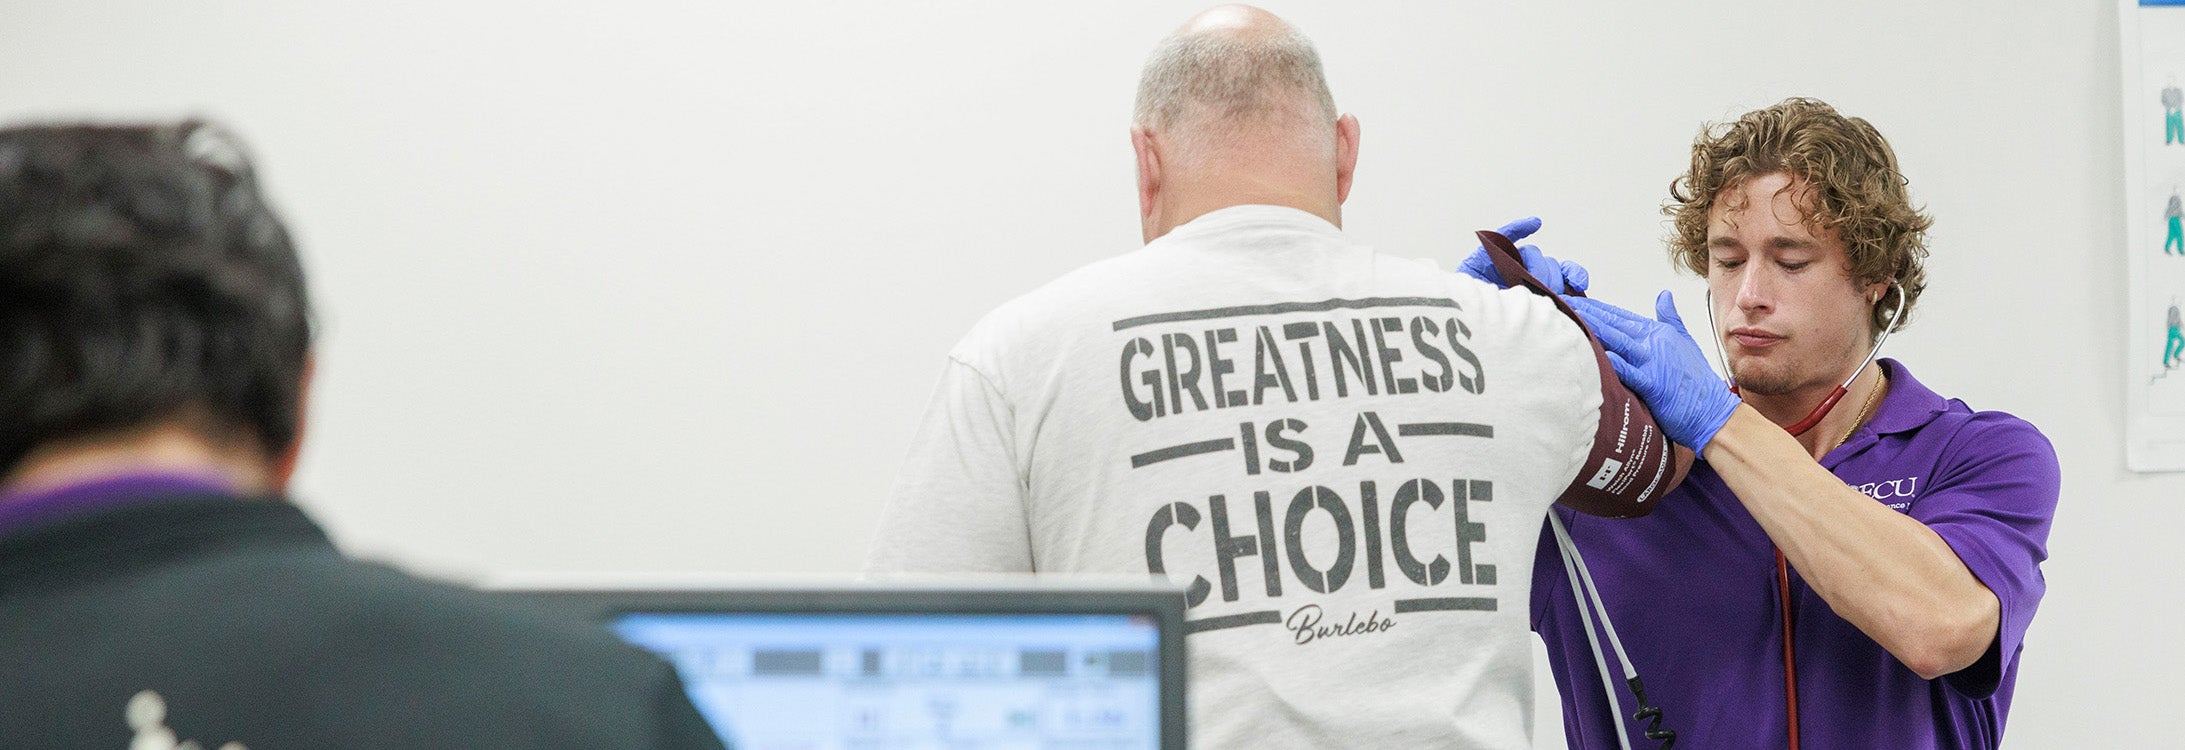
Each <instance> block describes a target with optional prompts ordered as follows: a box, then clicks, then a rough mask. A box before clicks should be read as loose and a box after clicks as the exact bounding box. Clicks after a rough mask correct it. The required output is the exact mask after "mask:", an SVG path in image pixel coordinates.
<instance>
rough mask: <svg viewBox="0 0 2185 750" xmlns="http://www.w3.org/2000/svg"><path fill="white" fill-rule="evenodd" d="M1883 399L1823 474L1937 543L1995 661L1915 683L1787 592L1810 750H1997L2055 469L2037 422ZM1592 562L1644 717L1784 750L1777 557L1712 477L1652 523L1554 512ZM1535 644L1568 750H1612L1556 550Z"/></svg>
mask: <svg viewBox="0 0 2185 750" xmlns="http://www.w3.org/2000/svg"><path fill="white" fill-rule="evenodd" d="M1881 366H1882V367H1883V368H1884V369H1885V370H1886V371H1887V372H1888V374H1889V393H1888V395H1887V396H1885V397H1883V399H1882V402H1881V404H1880V406H1879V407H1877V408H1876V410H1875V414H1874V417H1873V419H1872V420H1871V421H1870V422H1869V423H1868V424H1867V426H1865V427H1862V428H1860V429H1859V430H1858V432H1857V433H1856V434H1854V435H1852V436H1851V439H1850V440H1848V441H1846V442H1845V443H1844V444H1843V445H1841V446H1838V447H1837V448H1836V449H1835V450H1833V451H1830V452H1829V454H1828V455H1827V456H1826V457H1824V458H1823V459H1822V461H1821V465H1822V466H1823V467H1826V468H1827V469H1828V470H1829V471H1831V472H1834V473H1835V474H1836V476H1837V477H1839V478H1842V479H1843V480H1844V482H1845V483H1846V484H1849V485H1851V486H1852V487H1855V488H1857V489H1859V491H1860V492H1862V493H1864V494H1866V495H1867V496H1869V497H1872V498H1874V499H1875V501H1876V502H1880V503H1883V504H1886V505H1888V506H1889V507H1890V508H1891V509H1894V510H1897V511H1898V512H1901V513H1904V514H1906V515H1909V516H1911V517H1912V518H1914V519H1917V520H1919V521H1920V522H1921V523H1924V524H1927V526H1928V528H1931V529H1934V530H1935V533H1936V534H1938V535H1940V536H1941V537H1942V539H1943V541H1945V542H1947V543H1948V544H1949V545H1950V548H1951V549H1952V550H1955V551H1956V552H1957V556H1958V558H1959V559H1960V560H1963V561H1964V562H1965V566H1966V568H1967V569H1969V570H1971V571H1972V573H1973V575H1974V576H1975V577H1978V578H1979V579H1980V581H1981V583H1983V584H1986V585H1987V587H1988V589H1989V590H1990V591H1993V592H1995V596H1996V599H1997V600H1998V601H2000V602H2001V604H2002V625H2001V627H2000V632H1999V633H1998V634H1997V638H1996V642H1995V643H1994V644H1992V645H1991V646H1990V647H1989V651H1988V653H1987V654H1986V655H1985V656H1983V657H1981V659H1980V660H1979V661H1978V662H1977V663H1975V664H1973V665H1972V666H1970V667H1967V668H1965V669H1964V670H1962V671H1959V672H1956V673H1954V674H1950V675H1946V676H1944V677H1941V678H1938V679H1935V680H1923V679H1920V677H1919V675H1917V674H1914V673H1913V672H1912V670H1910V669H1907V668H1906V667H1905V666H1904V665H1903V664H1902V663H1901V662H1898V661H1897V659H1896V657H1893V656H1891V655H1890V654H1889V652H1887V651H1885V650H1883V649H1882V647H1881V646H1880V645H1879V644H1876V643H1875V642H1874V640H1873V639H1871V638H1868V637H1867V636H1866V634H1865V633H1862V632H1860V631H1859V629H1858V628H1857V627H1854V626H1853V625H1852V624H1851V623H1850V622H1849V621H1846V620H1844V619H1843V618H1840V617H1837V616H1836V614H1835V613H1834V612H1832V611H1831V610H1830V609H1829V606H1828V603H1827V602H1825V601H1823V600H1822V599H1821V597H1820V596H1819V595H1817V594H1815V593H1814V592H1813V590H1812V589H1811V588H1808V587H1807V586H1806V584H1805V581H1804V580H1803V579H1801V578H1799V576H1798V573H1797V571H1796V570H1793V571H1792V572H1791V601H1792V604H1791V612H1792V619H1793V620H1794V622H1795V624H1796V628H1797V634H1796V637H1797V644H1796V646H1797V658H1798V703H1799V706H1798V709H1799V711H1798V713H1799V726H1800V730H1801V731H1800V740H1801V743H1802V745H1803V746H1804V747H1810V748H1928V747H1937V748H1993V747H1995V746H1996V745H1997V743H1998V742H2000V741H2001V740H2002V736H2003V720H2004V716H2005V714H2007V713H2008V712H2009V710H2010V699H2011V688H2012V684H2013V683H2014V682H2015V681H2016V679H2017V674H2018V658H2017V657H2018V654H2019V650H2020V644H2019V641H2020V639H2021V638H2022V637H2024V635H2025V632H2026V625H2027V624H2028V623H2030V622H2031V621H2032V620H2033V612H2034V609H2035V608H2036V607H2037V606H2038V605H2039V604H2040V603H2041V594H2042V592H2043V591H2044V590H2046V584H2045V583H2044V582H2043V580H2042V577H2041V567H2040V565H2041V561H2042V560H2044V559H2046V558H2047V557H2048V550H2047V545H2048V530H2049V521H2050V519H2051V518H2052V517H2053V516H2054V515H2055V511H2056V498H2057V493H2058V488H2059V481H2060V478H2059V469H2058V467H2057V464H2056V452H2055V449H2054V448H2052V447H2051V446H2050V445H2049V442H2048V439H2047V438H2046V437H2043V436H2042V435H2041V433H2040V431H2039V430H2036V429H2034V427H2033V425H2031V424H2028V423H2026V422H2025V420H2021V419H2019V418H2017V417H2013V416H2011V415H2009V414H2005V413H2002V412H1992V411H1990V412H1975V411H1973V410H1972V409H1970V408H1968V407H1967V406H1965V404H1964V402H1961V401H1957V400H1954V399H1950V400H1945V399H1944V398H1943V397H1942V396H1940V395H1937V394H1936V393H1935V392H1934V391H1931V390H1928V389H1927V388H1926V387H1925V386H1922V385H1920V383H1919V381H1917V380H1914V379H1912V375H1911V373H1909V372H1906V371H1905V369H1904V366H1903V365H1902V364H1899V363H1898V362H1896V361H1895V360H1889V359H1884V360H1881ZM1555 512H1557V513H1560V514H1562V516H1563V521H1564V523H1565V524H1566V525H1568V526H1569V527H1570V531H1571V536H1572V538H1573V539H1574V540H1575V541H1576V542H1577V543H1578V548H1579V551H1580V552H1581V553H1583V554H1584V555H1585V558H1586V563H1587V565H1588V567H1589V568H1590V570H1591V571H1592V573H1593V577H1594V581H1595V582H1596V583H1597V584H1599V586H1600V588H1601V594H1602V597H1603V599H1604V600H1606V602H1607V604H1608V609H1609V613H1610V615H1611V616H1612V617H1613V618H1614V621H1615V624H1616V630H1617V632H1618V633H1619V634H1620V635H1622V636H1623V642H1624V647H1625V649H1626V650H1627V651H1628V652H1629V653H1630V654H1631V660H1632V661H1633V662H1634V663H1635V664H1636V665H1637V666H1638V671H1639V677H1640V679H1642V680H1644V681H1645V685H1646V692H1647V698H1648V699H1649V700H1650V701H1651V702H1652V703H1653V704H1654V705H1657V706H1660V707H1661V708H1662V710H1663V724H1662V726H1663V727H1664V728H1667V729H1673V730H1676V732H1677V744H1678V746H1679V747H1694V748H1718V747H1719V748H1768V747H1783V746H1784V745H1785V723H1786V718H1785V710H1784V700H1783V698H1784V690H1783V657H1782V653H1783V650H1782V649H1783V639H1782V623H1781V622H1780V620H1779V618H1778V616H1777V611H1778V606H1779V604H1778V602H1779V600H1778V598H1777V595H1776V585H1775V553H1774V546H1773V544H1772V543H1771V542H1770V541H1769V540H1768V536H1767V534H1766V533H1764V532H1762V531H1761V529H1760V525H1759V523H1758V522H1756V521H1754V520H1753V517H1752V515H1751V514H1750V513H1747V512H1746V510H1745V507H1744V505H1742V504H1741V503H1740V502H1739V501H1738V499H1737V497H1736V496H1735V495H1733V494H1731V492H1730V490H1729V488H1728V487H1726V486H1724V485H1723V482H1722V477H1721V476H1720V475H1717V474H1716V473H1715V472H1714V470H1713V469H1712V468H1710V467H1709V466H1708V465H1707V464H1706V463H1705V462H1700V463H1698V464H1695V465H1694V466H1693V467H1692V472H1691V475H1690V476H1689V477H1688V478H1686V479H1685V481H1684V484H1683V485H1681V486H1679V487H1678V488H1677V489H1676V490H1675V491H1673V492H1671V493H1670V494H1669V495H1667V496H1665V497H1663V498H1662V501H1661V507H1659V508H1657V509H1655V511H1654V513H1653V514H1652V515H1648V516H1646V517H1643V518H1635V519H1624V520H1609V519H1601V518H1595V517H1591V516H1582V515H1578V514H1575V513H1571V512H1568V511H1565V510H1563V509H1562V508H1560V507H1558V508H1556V509H1555ZM1532 607H1533V629H1534V630H1536V631H1538V632H1539V633H1540V636H1541V639H1542V640H1543V641H1545V642H1546V644H1547V647H1548V659H1549V662H1550V663H1551V665H1552V667H1553V670H1554V672H1555V682H1556V687H1557V689H1558V690H1559V691H1560V692H1561V693H1562V696H1563V725H1564V731H1565V735H1566V738H1567V739H1568V740H1569V743H1570V746H1571V747H1573V748H1615V747H1617V743H1616V737H1615V724H1614V723H1613V720H1612V719H1611V717H1610V715H1609V713H1610V711H1611V708H1610V706H1609V704H1608V703H1607V702H1606V700H1605V699H1604V698H1603V696H1602V687H1601V678H1600V676H1599V675H1598V674H1597V673H1596V671H1595V666H1594V663H1593V654H1592V651H1591V649H1590V648H1589V647H1588V646H1587V644H1586V636H1585V630H1584V629H1583V628H1584V625H1583V623H1582V622H1581V621H1580V620H1579V615H1578V608H1577V604H1576V603H1575V602H1574V601H1573V600H1572V598H1571V586H1570V582H1569V580H1568V578H1567V577H1566V576H1565V574H1564V572H1563V565H1562V558H1561V556H1560V555H1559V554H1558V553H1557V551H1556V547H1555V541H1554V538H1553V537H1552V536H1549V535H1548V534H1547V533H1546V532H1545V531H1543V533H1542V536H1541V544H1540V556H1539V558H1538V562H1537V563H1536V564H1535V565H1534V568H1533V600H1532ZM1602 643H1603V645H1602V650H1603V651H1604V652H1605V653H1604V656H1605V657H1606V658H1608V659H1609V660H1610V662H1611V668H1612V669H1614V670H1615V674H1617V675H1618V679H1617V680H1616V683H1617V686H1616V693H1617V695H1616V701H1617V703H1616V706H1617V709H1616V710H1617V711H1619V712H1620V713H1622V714H1623V715H1624V717H1625V726H1626V728H1628V729H1629V730H1631V742H1632V746H1633V747H1656V746H1658V744H1659V743H1657V742H1652V741H1648V740H1646V739H1645V738H1644V737H1643V735H1642V731H1643V729H1644V726H1643V725H1642V724H1641V723H1639V722H1634V721H1631V719H1630V716H1631V713H1632V712H1633V711H1636V710H1637V709H1638V704H1637V703H1636V702H1634V700H1633V698H1632V695H1631V692H1630V690H1629V689H1628V688H1627V687H1625V686H1624V684H1623V680H1622V678H1621V674H1622V667H1621V665H1620V664H1616V663H1615V654H1614V653H1612V652H1608V651H1609V650H1608V646H1607V642H1606V641H1605V640H1604V641H1603V642H1602Z"/></svg>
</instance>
